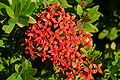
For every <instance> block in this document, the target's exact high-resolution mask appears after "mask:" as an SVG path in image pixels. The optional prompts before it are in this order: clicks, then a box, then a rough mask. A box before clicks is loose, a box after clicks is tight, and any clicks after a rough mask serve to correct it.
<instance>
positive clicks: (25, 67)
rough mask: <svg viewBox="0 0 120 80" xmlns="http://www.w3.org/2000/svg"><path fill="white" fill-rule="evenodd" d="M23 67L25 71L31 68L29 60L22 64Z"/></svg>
mask: <svg viewBox="0 0 120 80" xmlns="http://www.w3.org/2000/svg"><path fill="white" fill-rule="evenodd" d="M22 67H23V69H24V70H27V69H28V67H29V63H28V60H26V59H25V61H24V62H23V63H22Z"/></svg>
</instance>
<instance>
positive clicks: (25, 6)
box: [21, 0, 31, 15]
mask: <svg viewBox="0 0 120 80" xmlns="http://www.w3.org/2000/svg"><path fill="white" fill-rule="evenodd" d="M30 4H31V0H27V2H26V3H25V4H24V6H23V7H22V10H21V15H25V14H26V12H27V10H28V9H29V7H30ZM27 13H28V12H27Z"/></svg>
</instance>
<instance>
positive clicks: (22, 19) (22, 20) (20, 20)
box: [17, 16, 29, 26]
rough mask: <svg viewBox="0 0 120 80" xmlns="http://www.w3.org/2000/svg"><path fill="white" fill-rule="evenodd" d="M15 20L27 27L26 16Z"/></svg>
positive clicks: (27, 19) (27, 18)
mask: <svg viewBox="0 0 120 80" xmlns="http://www.w3.org/2000/svg"><path fill="white" fill-rule="evenodd" d="M17 20H18V23H20V24H23V25H27V26H28V21H29V17H28V16H19V17H18V18H17Z"/></svg>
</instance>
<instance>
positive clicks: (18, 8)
mask: <svg viewBox="0 0 120 80" xmlns="http://www.w3.org/2000/svg"><path fill="white" fill-rule="evenodd" d="M21 9H22V8H21V3H20V2H19V3H18V5H17V9H16V11H15V17H18V16H19V15H20V12H21Z"/></svg>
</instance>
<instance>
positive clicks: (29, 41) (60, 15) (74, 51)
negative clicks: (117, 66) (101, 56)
mask: <svg viewBox="0 0 120 80" xmlns="http://www.w3.org/2000/svg"><path fill="white" fill-rule="evenodd" d="M44 9H46V11H44V12H42V13H41V14H36V15H37V16H38V17H39V20H38V21H37V23H36V24H34V25H30V28H29V30H27V31H26V32H25V34H26V36H27V38H26V39H25V41H26V43H25V45H26V51H25V52H26V53H27V54H30V55H31V58H32V59H34V55H36V54H37V55H38V56H40V57H42V62H44V61H45V60H46V58H49V59H50V60H52V61H53V64H54V67H55V68H56V73H58V72H60V71H62V72H63V74H66V75H67V76H68V78H67V80H69V79H72V80H75V78H74V76H75V75H77V74H80V75H81V76H82V78H83V80H92V79H91V77H92V73H95V72H96V71H98V72H100V73H101V69H100V67H101V65H100V64H99V65H98V66H96V65H95V64H93V65H92V63H91V62H92V61H93V60H94V58H92V57H86V56H87V55H86V54H84V53H83V52H81V51H80V48H84V49H86V48H87V47H89V48H92V45H91V43H92V38H91V34H90V33H86V32H84V30H83V28H82V27H81V26H76V24H75V21H76V19H75V16H71V15H70V13H65V10H64V8H62V7H61V6H60V5H57V4H52V6H50V5H46V7H45V8H44ZM76 30H77V31H76ZM80 45H83V46H80ZM93 66H94V68H95V69H93Z"/></svg>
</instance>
